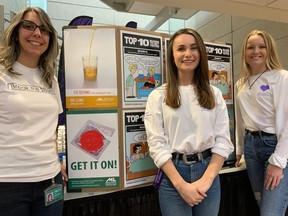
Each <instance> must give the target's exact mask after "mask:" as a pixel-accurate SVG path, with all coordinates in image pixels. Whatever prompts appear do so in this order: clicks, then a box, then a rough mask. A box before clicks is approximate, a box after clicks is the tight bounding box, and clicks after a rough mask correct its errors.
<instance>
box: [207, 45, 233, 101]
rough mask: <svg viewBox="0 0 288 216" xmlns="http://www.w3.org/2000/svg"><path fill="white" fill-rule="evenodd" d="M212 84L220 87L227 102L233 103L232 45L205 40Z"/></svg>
mask: <svg viewBox="0 0 288 216" xmlns="http://www.w3.org/2000/svg"><path fill="white" fill-rule="evenodd" d="M205 45H206V49H207V53H208V64H209V80H210V84H211V85H213V86H216V87H217V88H219V89H220V90H221V92H222V95H223V98H224V99H225V101H226V104H232V103H233V74H232V46H231V45H229V44H220V43H210V42H205Z"/></svg>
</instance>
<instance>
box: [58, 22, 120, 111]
mask: <svg viewBox="0 0 288 216" xmlns="http://www.w3.org/2000/svg"><path fill="white" fill-rule="evenodd" d="M63 38H64V39H63V43H64V62H65V85H66V92H65V93H66V108H67V109H70V108H74V109H79V108H80V109H81V108H114V107H117V106H118V96H117V68H116V39H115V28H104V27H103V28H101V27H81V28H75V27H70V28H69V27H65V28H64V29H63Z"/></svg>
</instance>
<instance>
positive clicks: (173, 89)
mask: <svg viewBox="0 0 288 216" xmlns="http://www.w3.org/2000/svg"><path fill="white" fill-rule="evenodd" d="M182 34H189V35H192V36H193V37H194V38H195V41H196V45H197V49H198V51H199V53H200V62H199V64H198V66H197V67H196V68H195V73H194V76H193V80H192V82H193V83H194V85H195V88H196V92H197V96H198V98H197V100H198V102H199V104H200V106H202V107H203V108H207V109H213V108H214V107H215V99H214V94H213V93H212V89H211V86H210V83H209V69H208V57H207V52H206V46H205V44H204V41H203V39H202V37H201V36H200V35H199V33H198V32H196V31H195V30H193V29H191V28H183V29H180V30H178V31H177V32H175V33H174V34H173V35H172V37H171V38H170V41H169V45H168V50H167V65H168V71H167V89H166V104H167V105H168V106H170V107H172V108H178V107H180V105H181V97H180V93H179V90H178V81H179V77H178V68H177V67H176V65H175V62H174V56H173V43H174V40H175V38H176V37H178V36H179V35H182Z"/></svg>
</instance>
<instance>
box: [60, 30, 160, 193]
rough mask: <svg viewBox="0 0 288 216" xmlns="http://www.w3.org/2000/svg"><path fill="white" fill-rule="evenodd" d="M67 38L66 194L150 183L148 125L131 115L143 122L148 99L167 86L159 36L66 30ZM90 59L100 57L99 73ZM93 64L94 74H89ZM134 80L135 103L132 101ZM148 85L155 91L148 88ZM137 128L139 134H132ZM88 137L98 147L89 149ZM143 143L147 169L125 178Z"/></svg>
mask: <svg viewBox="0 0 288 216" xmlns="http://www.w3.org/2000/svg"><path fill="white" fill-rule="evenodd" d="M63 35H64V36H63V43H64V68H65V70H64V71H65V98H66V107H65V109H66V124H67V125H66V136H67V138H66V140H67V147H66V149H67V160H66V161H67V168H68V175H69V182H68V185H67V192H90V191H91V192H94V191H109V190H119V189H120V190H121V189H125V188H128V187H135V186H139V185H143V184H147V183H151V182H152V181H153V179H154V176H155V173H156V166H155V165H154V162H153V160H152V158H151V157H150V156H149V149H148V145H147V142H146V138H145V137H146V134H145V127H144V122H143V119H142V120H141V121H140V122H137V123H135V122H130V123H132V125H130V123H129V121H127V115H133V116H138V115H140V113H142V114H141V115H142V116H143V115H144V109H145V106H146V101H147V98H148V95H149V94H150V93H151V91H152V90H154V89H155V88H156V87H158V86H160V85H162V82H163V81H162V79H163V75H162V74H163V66H162V64H163V46H162V37H161V35H160V33H155V32H149V31H143V30H137V29H130V28H125V27H119V26H109V27H107V26H103V27H102V26H97V27H95V26H73V27H71V26H67V27H63ZM87 53H88V56H89V57H91V56H92V57H95V56H96V57H97V58H96V59H97V68H96V69H97V70H96V72H95V71H94V72H93V71H92V69H91V68H92V67H94V64H92V63H93V61H94V58H93V59H92V58H89V61H88V62H84V60H83V56H87ZM88 63H89V67H91V68H89V69H91V71H89V70H85V68H86V66H85V64H88ZM135 64H137V70H135V71H133V73H132V72H131V70H130V66H131V65H135ZM132 70H133V69H132ZM87 71H89V73H86V72H87ZM90 72H91V73H90ZM92 72H93V73H94V74H93V73H92ZM87 74H88V75H87ZM91 74H92V75H91ZM130 74H132V75H133V76H132V79H130V82H132V92H133V93H135V95H134V97H127V95H128V93H127V89H126V87H127V77H128V76H129V75H130ZM87 76H88V77H87ZM148 81H151V82H152V84H154V85H149V86H145V83H146V82H148ZM137 85H138V86H139V89H137ZM130 90H131V89H130ZM135 127H136V128H137V127H138V129H137V130H138V131H133V129H132V130H129V132H128V131H127V129H131V128H135ZM112 131H113V133H112ZM87 134H88V135H87ZM87 136H88V137H89V136H90V137H89V138H90V139H91V140H92V141H93V140H94V141H93V143H90V144H87V143H85V138H86V139H88V138H87ZM91 136H92V138H91ZM99 139H102V141H101V144H99V142H98V141H99ZM83 140H84V143H83ZM86 141H87V140H86ZM92 141H91V142H92ZM140 142H142V144H141V146H142V151H145V154H144V155H145V160H143V161H142V162H144V163H142V165H143V166H144V168H143V167H142V168H141V166H142V165H141V166H137V167H138V168H139V167H140V169H138V170H137V169H136V166H135V164H136V162H135V161H136V160H134V161H133V162H134V165H133V166H132V167H131V169H130V171H131V170H133V172H129V171H128V172H129V175H128V178H126V177H127V175H125V173H126V171H127V170H126V167H125V165H126V162H128V160H126V156H127V157H129V162H131V159H132V158H133V157H134V159H135V158H136V156H132V155H133V154H134V153H133V148H136V147H135V146H136V145H137V144H139V143H140ZM99 145H100V146H101V147H99V148H98V149H97V146H99ZM128 146H129V148H130V149H129V150H128V151H127V152H126V147H128ZM127 154H128V155H127ZM139 161H140V160H139ZM145 167H146V168H145ZM147 167H148V169H147ZM135 170H137V172H135ZM132 173H133V174H132ZM135 173H136V174H135Z"/></svg>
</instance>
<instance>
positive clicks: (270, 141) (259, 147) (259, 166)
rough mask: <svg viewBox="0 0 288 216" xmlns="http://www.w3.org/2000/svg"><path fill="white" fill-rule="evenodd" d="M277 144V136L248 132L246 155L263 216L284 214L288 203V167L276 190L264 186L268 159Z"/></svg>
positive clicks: (253, 187) (249, 172) (245, 147)
mask: <svg viewBox="0 0 288 216" xmlns="http://www.w3.org/2000/svg"><path fill="white" fill-rule="evenodd" d="M276 145H277V137H276V135H274V136H263V135H261V136H259V135H251V134H246V136H245V146H244V155H245V161H246V167H247V172H248V176H249V179H250V182H251V186H252V189H253V192H254V195H255V198H256V201H257V203H258V206H259V208H260V212H261V216H282V215H283V216H284V215H285V211H286V208H287V205H288V168H287V167H286V168H285V169H283V176H284V177H283V178H282V179H281V181H280V184H279V185H278V186H277V187H276V188H275V189H274V190H266V189H265V188H264V180H265V173H266V168H267V166H268V165H269V162H268V159H269V157H270V155H271V154H272V153H273V152H274V150H275V147H276Z"/></svg>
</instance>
